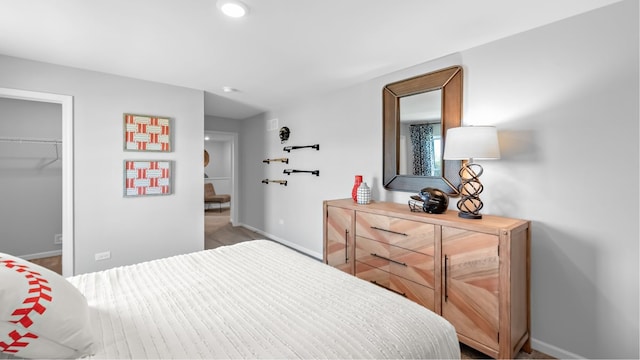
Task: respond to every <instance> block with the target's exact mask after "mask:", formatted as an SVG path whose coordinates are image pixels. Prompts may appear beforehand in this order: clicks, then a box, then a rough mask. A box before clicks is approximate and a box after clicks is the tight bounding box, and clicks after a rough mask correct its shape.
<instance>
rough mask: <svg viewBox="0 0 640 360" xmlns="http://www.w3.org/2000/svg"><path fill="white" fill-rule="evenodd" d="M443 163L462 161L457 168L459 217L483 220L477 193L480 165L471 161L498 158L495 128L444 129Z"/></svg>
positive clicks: (464, 127) (481, 188)
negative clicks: (445, 133)
mask: <svg viewBox="0 0 640 360" xmlns="http://www.w3.org/2000/svg"><path fill="white" fill-rule="evenodd" d="M442 158H443V159H444V160H467V161H466V162H464V161H463V164H462V168H461V169H460V172H459V174H460V187H459V189H458V190H459V191H460V200H459V201H458V204H457V206H458V210H460V212H459V213H458V216H460V217H461V218H465V219H482V215H481V214H480V210H481V209H482V207H483V204H482V201H481V200H480V193H481V192H482V190H483V186H482V183H480V179H479V178H480V175H482V171H483V170H482V166H481V165H480V164H476V163H474V162H473V161H474V160H494V159H500V148H499V146H498V132H497V130H496V128H495V126H463V127H457V128H451V129H449V130H447V135H446V138H445V145H444V155H443V157H442Z"/></svg>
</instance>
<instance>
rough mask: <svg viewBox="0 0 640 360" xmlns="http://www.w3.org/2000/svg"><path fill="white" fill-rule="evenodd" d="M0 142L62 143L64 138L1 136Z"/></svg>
mask: <svg viewBox="0 0 640 360" xmlns="http://www.w3.org/2000/svg"><path fill="white" fill-rule="evenodd" d="M0 142H11V143H19V144H56V145H57V144H62V140H56V139H34V138H10V137H0Z"/></svg>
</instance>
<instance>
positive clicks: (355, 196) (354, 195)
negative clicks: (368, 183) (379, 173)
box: [351, 175, 362, 202]
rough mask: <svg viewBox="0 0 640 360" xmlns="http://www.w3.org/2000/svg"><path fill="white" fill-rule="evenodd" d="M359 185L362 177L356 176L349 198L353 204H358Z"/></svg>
mask: <svg viewBox="0 0 640 360" xmlns="http://www.w3.org/2000/svg"><path fill="white" fill-rule="evenodd" d="M360 184H362V175H356V182H355V184H353V190H351V198H352V199H353V201H355V202H358V187H359V186H360Z"/></svg>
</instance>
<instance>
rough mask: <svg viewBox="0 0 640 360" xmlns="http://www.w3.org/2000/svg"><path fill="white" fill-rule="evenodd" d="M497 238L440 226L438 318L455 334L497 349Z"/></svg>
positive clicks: (498, 262) (498, 261) (498, 260)
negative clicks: (439, 315) (440, 250)
mask: <svg viewBox="0 0 640 360" xmlns="http://www.w3.org/2000/svg"><path fill="white" fill-rule="evenodd" d="M498 244H499V237H498V236H495V235H490V234H484V233H478V232H474V231H467V230H461V229H456V228H451V227H445V226H443V227H442V287H443V291H442V316H443V317H444V318H445V319H447V320H449V322H451V323H452V324H453V326H454V327H455V328H456V331H457V332H458V335H460V336H464V337H466V338H468V339H470V340H472V341H476V342H478V343H480V344H482V345H484V346H486V347H488V348H490V349H493V350H495V351H497V350H498V330H499V297H498V295H499V293H498V291H499V265H500V259H499V257H498Z"/></svg>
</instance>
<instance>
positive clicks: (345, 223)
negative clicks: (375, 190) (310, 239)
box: [324, 206, 354, 275]
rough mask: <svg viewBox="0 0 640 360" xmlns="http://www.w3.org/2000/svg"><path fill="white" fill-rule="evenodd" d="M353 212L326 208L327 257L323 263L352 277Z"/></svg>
mask: <svg viewBox="0 0 640 360" xmlns="http://www.w3.org/2000/svg"><path fill="white" fill-rule="evenodd" d="M352 224H353V210H350V209H344V208H339V207H335V206H328V207H327V224H326V226H327V230H326V231H327V234H326V236H327V238H326V244H325V246H326V247H327V249H326V250H327V257H326V259H324V262H325V263H327V264H329V265H331V266H333V267H336V268H338V269H340V270H342V271H344V272H346V273H349V274H351V275H353V258H352V257H353V251H354V249H353V234H352V233H351V232H352V230H351V229H352V228H351V227H352Z"/></svg>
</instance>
